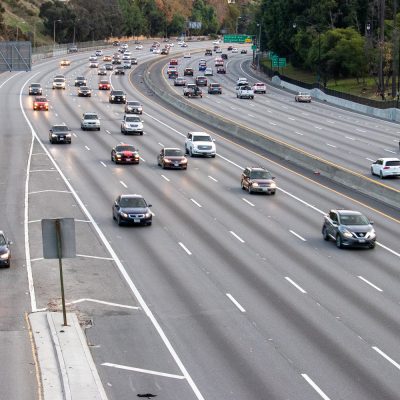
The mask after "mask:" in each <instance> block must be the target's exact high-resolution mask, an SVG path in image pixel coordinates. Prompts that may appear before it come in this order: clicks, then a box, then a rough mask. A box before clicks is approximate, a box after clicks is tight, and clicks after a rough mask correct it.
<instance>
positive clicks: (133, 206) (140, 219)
mask: <svg viewBox="0 0 400 400" xmlns="http://www.w3.org/2000/svg"><path fill="white" fill-rule="evenodd" d="M150 207H151V204H147V203H146V201H145V199H144V198H143V197H142V196H141V195H139V194H121V195H120V196H118V197H117V198H116V199H115V202H114V205H113V209H112V212H113V219H114V221H116V222H117V224H118V225H120V226H121V225H123V224H129V225H131V224H132V225H136V224H137V225H151V222H152V217H153V214H152V213H151V212H150Z"/></svg>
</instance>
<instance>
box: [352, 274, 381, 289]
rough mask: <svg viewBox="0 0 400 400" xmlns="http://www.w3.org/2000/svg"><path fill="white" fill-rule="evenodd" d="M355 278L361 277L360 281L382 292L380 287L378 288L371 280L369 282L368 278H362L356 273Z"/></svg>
mask: <svg viewBox="0 0 400 400" xmlns="http://www.w3.org/2000/svg"><path fill="white" fill-rule="evenodd" d="M357 278H359V279H361V280H362V281H364V282H365V283H366V284H368V285H369V286H371V287H373V288H374V289H376V290H377V291H378V292H383V290H382V289H381V288H379V287H378V286H376V285H374V284H373V283H372V282H370V281H369V280H367V279H365V278H363V277H362V276H361V275H358V276H357Z"/></svg>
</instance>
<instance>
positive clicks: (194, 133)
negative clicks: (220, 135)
mask: <svg viewBox="0 0 400 400" xmlns="http://www.w3.org/2000/svg"><path fill="white" fill-rule="evenodd" d="M189 133H190V134H192V135H202V136H205V135H207V136H211V135H210V134H209V133H207V132H189Z"/></svg>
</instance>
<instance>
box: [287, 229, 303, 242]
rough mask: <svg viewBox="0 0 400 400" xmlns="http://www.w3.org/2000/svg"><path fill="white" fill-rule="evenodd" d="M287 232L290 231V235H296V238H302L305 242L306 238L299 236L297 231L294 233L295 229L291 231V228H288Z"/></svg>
mask: <svg viewBox="0 0 400 400" xmlns="http://www.w3.org/2000/svg"><path fill="white" fill-rule="evenodd" d="M289 232H290V233H291V234H292V235H294V236H296V237H297V238H298V239H300V240H302V241H303V242H306V241H307V240H306V239H304V238H303V237H302V236H300V235H299V234H298V233H296V232H295V231H292V230H291V229H289Z"/></svg>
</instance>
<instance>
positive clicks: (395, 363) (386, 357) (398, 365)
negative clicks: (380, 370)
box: [372, 346, 400, 369]
mask: <svg viewBox="0 0 400 400" xmlns="http://www.w3.org/2000/svg"><path fill="white" fill-rule="evenodd" d="M372 348H373V349H374V350H375V351H376V352H377V353H379V354H380V355H381V356H382V357H383V358H385V359H386V360H387V361H389V362H390V363H391V364H392V365H394V366H395V367H396V368H397V369H400V364H398V363H397V362H396V361H394V360H393V359H392V358H390V357H389V356H388V355H387V354H386V353H384V352H383V351H382V350H381V349H380V348H379V347H376V346H372Z"/></svg>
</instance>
